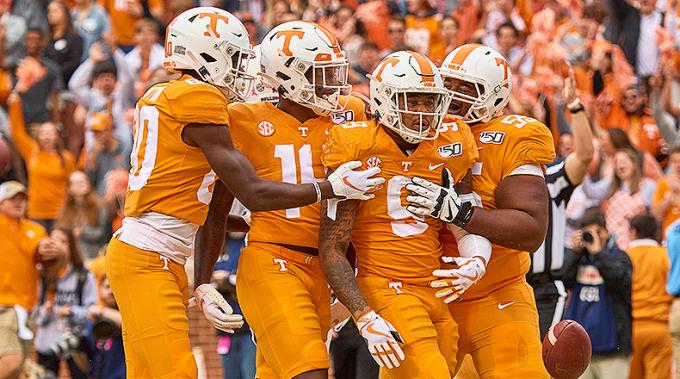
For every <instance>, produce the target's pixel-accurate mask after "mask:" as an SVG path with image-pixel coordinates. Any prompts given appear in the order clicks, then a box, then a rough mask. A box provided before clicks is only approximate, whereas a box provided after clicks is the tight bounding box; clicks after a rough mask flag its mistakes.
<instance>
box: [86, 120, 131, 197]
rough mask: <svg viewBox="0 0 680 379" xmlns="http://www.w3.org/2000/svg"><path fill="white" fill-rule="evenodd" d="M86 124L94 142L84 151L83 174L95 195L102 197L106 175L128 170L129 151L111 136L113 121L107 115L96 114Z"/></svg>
mask: <svg viewBox="0 0 680 379" xmlns="http://www.w3.org/2000/svg"><path fill="white" fill-rule="evenodd" d="M88 122H89V125H88V126H89V130H90V131H91V132H92V134H93V136H94V140H93V142H92V144H91V145H90V146H89V147H87V148H86V150H85V162H84V167H85V173H87V176H88V177H89V178H90V181H91V182H92V183H93V184H94V186H95V189H96V191H97V195H99V196H104V193H105V191H106V182H105V179H106V175H107V174H108V173H109V172H110V171H111V170H113V169H116V168H123V169H126V170H129V169H130V149H129V148H128V147H126V146H124V145H123V144H121V143H120V141H118V139H117V138H116V136H115V135H114V134H113V120H112V119H111V116H110V115H109V114H108V113H106V112H97V113H95V114H93V115H92V116H91V117H90V118H89V120H88Z"/></svg>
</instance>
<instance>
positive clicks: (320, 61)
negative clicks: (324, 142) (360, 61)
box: [260, 21, 352, 116]
mask: <svg viewBox="0 0 680 379" xmlns="http://www.w3.org/2000/svg"><path fill="white" fill-rule="evenodd" d="M260 46H261V51H262V56H261V58H260V61H261V65H262V74H261V75H262V76H263V77H264V78H265V79H266V80H267V81H268V82H270V83H271V84H272V85H274V86H275V87H276V88H277V90H278V91H279V94H280V95H281V96H283V97H285V98H287V99H290V100H292V101H294V102H296V103H299V104H302V105H304V106H306V107H309V108H310V109H312V110H313V111H314V113H316V114H317V115H319V116H328V115H330V114H331V113H334V112H339V111H341V110H343V109H344V108H345V106H346V101H347V98H346V97H345V95H349V93H350V89H351V88H352V87H351V86H350V85H349V84H347V73H348V70H347V68H348V66H349V64H348V62H347V58H346V57H345V53H344V52H343V51H342V49H341V48H340V45H339V44H338V40H337V39H336V38H335V36H333V34H331V33H330V32H329V31H328V30H326V29H324V28H323V27H321V26H319V25H317V24H314V23H311V22H306V21H292V22H286V23H284V24H281V25H279V26H277V27H276V28H274V29H272V30H271V31H270V32H269V33H268V34H267V35H266V36H265V37H264V39H263V40H262V43H261V44H260ZM282 57H286V58H287V59H281V58H282Z"/></svg>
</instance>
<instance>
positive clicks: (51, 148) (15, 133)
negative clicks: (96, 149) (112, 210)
mask: <svg viewBox="0 0 680 379" xmlns="http://www.w3.org/2000/svg"><path fill="white" fill-rule="evenodd" d="M8 102H9V117H10V128H11V133H12V141H13V142H14V144H15V146H16V147H17V150H18V151H19V153H20V154H21V157H22V158H23V159H24V161H25V162H26V171H27V174H28V217H29V218H31V219H33V220H34V221H37V222H39V223H40V224H42V225H43V226H44V227H45V228H46V229H47V230H51V229H52V224H53V223H54V220H55V219H56V218H57V216H58V215H59V210H60V209H61V205H62V203H63V201H64V198H65V195H66V185H67V181H68V176H69V175H70V174H71V172H72V171H73V170H74V169H75V163H76V162H75V159H74V158H73V155H72V154H71V153H70V152H68V151H66V150H64V148H63V146H62V142H61V138H60V137H59V130H57V127H56V126H55V125H54V124H52V123H50V122H47V123H44V124H42V125H40V127H39V128H38V131H37V138H36V139H33V138H31V137H30V136H29V135H28V133H27V132H26V128H25V124H24V117H23V113H22V111H21V99H20V98H19V96H17V95H16V94H12V95H11V96H10V98H9V100H8Z"/></svg>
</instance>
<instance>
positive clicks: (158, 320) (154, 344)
mask: <svg viewBox="0 0 680 379" xmlns="http://www.w3.org/2000/svg"><path fill="white" fill-rule="evenodd" d="M106 276H107V278H108V280H109V283H110V284H111V289H112V290H113V294H114V296H115V297H116V302H117V303H118V309H119V310H120V314H121V316H122V319H123V345H124V347H125V364H126V368H127V377H128V379H130V378H140V379H141V378H153V379H161V378H162V379H166V378H167V379H169V378H196V377H198V369H197V367H196V361H195V360H194V356H193V354H192V352H191V344H190V343H189V319H188V317H187V299H188V295H189V288H188V287H189V286H188V282H187V275H186V273H185V271H184V266H183V265H180V264H178V263H175V262H173V261H171V260H168V259H165V258H164V257H162V256H161V255H159V254H158V253H154V252H150V251H146V250H141V249H138V248H136V247H134V246H131V245H128V244H126V243H124V242H121V241H119V240H118V239H116V238H114V239H112V240H111V242H110V243H109V246H108V248H107V250H106Z"/></svg>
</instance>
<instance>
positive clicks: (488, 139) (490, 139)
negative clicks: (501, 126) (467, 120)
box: [479, 132, 505, 145]
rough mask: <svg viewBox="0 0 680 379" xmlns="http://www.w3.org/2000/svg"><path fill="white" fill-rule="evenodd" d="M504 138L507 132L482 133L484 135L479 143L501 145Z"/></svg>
mask: <svg viewBox="0 0 680 379" xmlns="http://www.w3.org/2000/svg"><path fill="white" fill-rule="evenodd" d="M504 138H505V132H482V134H480V135H479V142H481V143H493V144H495V145H500V144H502V143H503V139H504Z"/></svg>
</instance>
